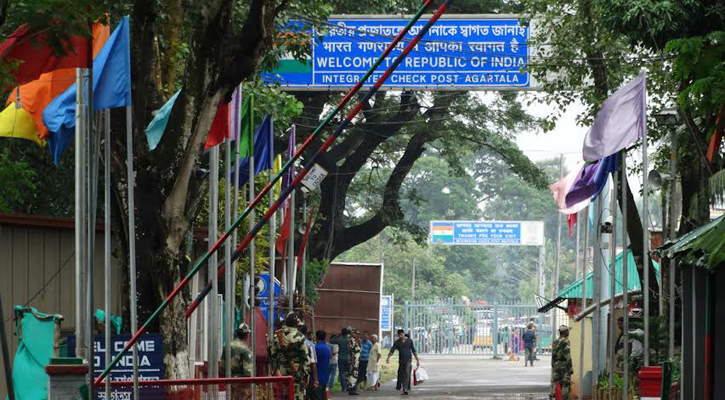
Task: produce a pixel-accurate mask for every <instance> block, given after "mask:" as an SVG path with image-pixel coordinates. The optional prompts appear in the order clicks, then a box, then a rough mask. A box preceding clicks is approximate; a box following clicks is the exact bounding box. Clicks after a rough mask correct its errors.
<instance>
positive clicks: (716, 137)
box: [707, 108, 723, 162]
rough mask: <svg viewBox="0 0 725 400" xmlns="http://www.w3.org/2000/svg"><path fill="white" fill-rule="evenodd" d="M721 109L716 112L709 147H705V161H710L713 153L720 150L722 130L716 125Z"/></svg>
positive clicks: (718, 121) (718, 123)
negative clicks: (713, 130)
mask: <svg viewBox="0 0 725 400" xmlns="http://www.w3.org/2000/svg"><path fill="white" fill-rule="evenodd" d="M722 112H723V109H722V108H721V109H720V112H719V113H718V114H717V120H716V121H715V132H714V133H713V134H712V137H711V138H710V147H708V149H707V161H708V162H712V158H713V157H714V156H715V153H717V152H718V151H720V145H721V144H722V136H723V132H722V129H721V128H719V127H718V126H719V125H720V118H721V117H722Z"/></svg>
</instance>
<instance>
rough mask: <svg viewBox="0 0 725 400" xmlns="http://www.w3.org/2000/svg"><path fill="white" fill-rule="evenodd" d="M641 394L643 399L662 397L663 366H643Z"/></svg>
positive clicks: (640, 384) (639, 375) (652, 399)
mask: <svg viewBox="0 0 725 400" xmlns="http://www.w3.org/2000/svg"><path fill="white" fill-rule="evenodd" d="M637 376H638V377H639V395H640V398H641V399H642V400H660V398H661V397H662V367H642V369H640V370H639V374H637Z"/></svg>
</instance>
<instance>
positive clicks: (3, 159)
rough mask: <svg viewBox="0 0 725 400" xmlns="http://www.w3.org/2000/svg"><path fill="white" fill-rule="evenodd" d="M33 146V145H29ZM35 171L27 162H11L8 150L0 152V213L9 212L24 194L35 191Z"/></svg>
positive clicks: (7, 148) (20, 201)
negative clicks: (0, 183)
mask: <svg viewBox="0 0 725 400" xmlns="http://www.w3.org/2000/svg"><path fill="white" fill-rule="evenodd" d="M29 145H31V146H34V145H35V144H29ZM35 175H36V174H35V170H33V169H32V168H30V166H29V165H28V163H27V162H25V161H22V160H20V161H17V160H13V158H12V157H11V153H10V148H9V147H5V148H3V149H1V150H0V182H3V184H2V185H0V212H11V211H12V210H13V208H14V206H16V205H17V204H19V203H22V201H23V197H24V194H25V193H27V192H28V191H32V190H35V189H36V184H35Z"/></svg>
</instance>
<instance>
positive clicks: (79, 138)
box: [75, 68, 86, 358]
mask: <svg viewBox="0 0 725 400" xmlns="http://www.w3.org/2000/svg"><path fill="white" fill-rule="evenodd" d="M83 87H84V85H83V79H82V73H81V69H80V68H76V126H75V139H76V140H75V264H76V265H75V267H76V271H75V289H76V298H75V300H76V304H75V306H76V315H75V317H76V320H75V335H76V354H75V355H76V357H80V358H85V356H86V354H85V338H84V335H83V319H84V318H83V304H85V302H84V301H83V293H84V291H85V290H84V288H83V287H84V286H83V285H84V282H85V281H84V279H83V278H84V276H85V274H84V268H85V253H86V251H85V246H84V244H85V239H84V238H85V225H84V224H83V211H84V210H85V197H84V195H83V193H84V188H85V185H84V181H85V162H84V158H85V157H83V154H84V152H85V149H84V148H83V144H84V142H85V141H84V140H83V123H82V121H83V117H82V110H83Z"/></svg>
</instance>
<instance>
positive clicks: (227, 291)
mask: <svg viewBox="0 0 725 400" xmlns="http://www.w3.org/2000/svg"><path fill="white" fill-rule="evenodd" d="M231 159H232V140H231V139H227V140H225V143H224V230H226V231H228V230H229V229H230V227H231V225H232V219H231V209H232V207H231V200H232V197H231V195H232V193H231V185H232V176H231V172H232V168H231ZM232 243H233V242H232V241H231V240H227V241H226V243H224V264H225V265H231V261H232ZM232 269H233V268H227V269H226V270H225V271H224V300H225V302H224V305H225V307H224V310H225V311H226V315H225V319H226V321H227V324H226V333H225V334H226V337H227V340H226V341H225V342H224V361H225V363H224V376H225V377H227V378H229V377H231V376H232V338H233V337H234V329H235V328H236V327H235V326H234V311H233V310H234V305H233V304H232V303H231V301H230V299H231V295H232ZM227 387H229V386H227Z"/></svg>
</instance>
